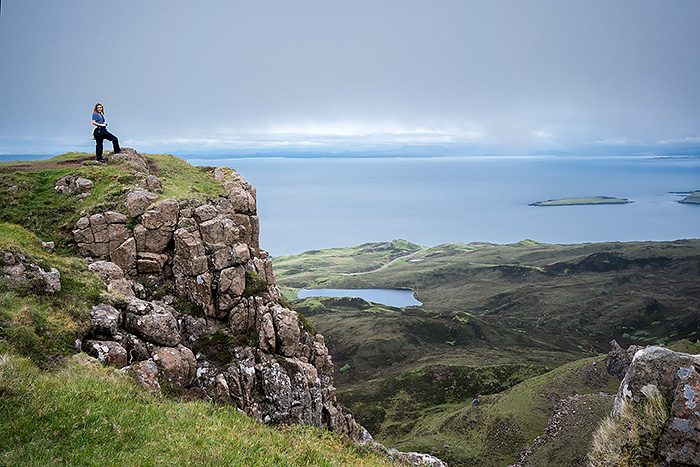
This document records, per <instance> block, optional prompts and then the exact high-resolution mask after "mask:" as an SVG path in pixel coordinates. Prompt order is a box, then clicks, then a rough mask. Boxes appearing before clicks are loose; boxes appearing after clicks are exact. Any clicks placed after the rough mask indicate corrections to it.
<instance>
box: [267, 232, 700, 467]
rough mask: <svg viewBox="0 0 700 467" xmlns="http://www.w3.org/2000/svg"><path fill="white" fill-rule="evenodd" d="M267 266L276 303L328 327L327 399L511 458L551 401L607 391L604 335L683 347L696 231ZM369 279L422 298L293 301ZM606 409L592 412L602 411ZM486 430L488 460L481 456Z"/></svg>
mask: <svg viewBox="0 0 700 467" xmlns="http://www.w3.org/2000/svg"><path fill="white" fill-rule="evenodd" d="M396 258H399V259H398V260H397V259H396ZM417 259H419V260H421V261H415V260H417ZM390 262H391V264H390V265H388V266H386V267H382V266H383V265H385V264H387V263H390ZM273 263H274V267H275V272H276V276H277V280H278V284H279V285H280V287H281V288H282V293H283V295H284V296H285V298H286V299H287V300H288V301H290V303H291V305H292V307H293V308H294V309H295V310H297V311H298V312H300V313H302V314H304V315H305V316H306V317H307V318H308V319H309V321H310V322H311V323H312V324H313V325H314V326H315V327H316V328H317V329H318V330H319V332H321V333H322V334H323V335H324V336H325V337H326V342H327V345H328V347H329V350H330V352H331V354H332V356H333V361H334V363H335V366H336V386H337V387H338V393H339V400H340V401H341V402H342V403H344V404H346V405H347V406H348V408H349V409H350V410H351V411H352V412H353V414H355V416H356V417H357V419H358V421H359V422H360V423H362V424H363V425H365V426H366V427H367V428H368V429H369V430H370V432H371V433H372V434H373V435H375V436H376V437H377V439H378V440H379V441H380V442H383V443H385V444H387V445H388V446H394V447H397V448H399V449H404V450H422V451H423V452H433V453H435V454H436V455H437V456H438V457H440V458H443V459H445V460H447V461H448V462H449V463H450V465H494V466H496V465H509V463H515V462H516V461H517V457H518V455H519V453H520V451H521V450H522V448H523V447H524V446H525V445H526V444H527V443H531V442H532V440H533V439H534V437H536V436H538V435H541V434H542V433H543V431H544V429H545V427H546V426H547V420H548V419H549V416H551V414H552V412H553V410H554V407H555V405H556V404H557V403H558V402H559V400H561V399H562V398H566V397H569V396H574V395H581V394H599V393H605V394H615V393H616V392H617V389H618V386H619V380H617V379H616V378H614V377H612V376H610V375H609V374H608V373H607V371H605V362H604V361H603V357H602V354H605V353H607V351H608V350H609V349H610V344H609V343H610V341H611V340H612V339H615V340H617V341H618V342H619V343H620V345H622V346H623V347H627V346H628V345H632V344H636V345H651V344H654V345H669V346H672V345H674V344H676V343H677V342H679V341H680V342H684V343H685V344H683V345H686V344H687V343H688V342H689V341H688V340H690V341H693V342H694V341H695V340H697V335H698V326H699V324H700V315H699V314H698V306H700V286H699V285H698V276H699V275H700V241H698V240H679V241H675V242H629V243H618V242H612V243H590V244H574V245H552V244H543V243H539V242H534V241H530V240H524V241H521V242H518V243H514V244H506V245H496V244H488V243H479V244H445V245H438V246H435V247H431V248H427V247H423V246H421V245H416V244H412V243H410V242H407V241H405V240H395V241H392V242H387V243H368V244H363V245H359V246H356V247H348V248H335V249H330V250H316V251H312V252H307V253H302V254H299V255H292V256H282V257H276V258H273ZM359 271H364V272H366V273H364V274H353V275H349V274H348V273H356V272H359ZM373 287H374V288H389V289H392V288H393V289H411V290H414V291H415V296H416V298H417V299H418V300H420V301H421V302H422V303H423V305H422V306H419V307H405V308H393V307H388V306H384V305H379V304H375V303H368V302H365V301H364V300H362V299H359V298H321V297H313V298H307V299H304V300H300V299H297V298H296V292H297V291H298V290H299V289H301V288H345V289H352V288H373ZM684 339H688V340H685V341H684ZM685 351H688V350H687V349H686V350H685ZM555 369H556V370H555ZM550 370H555V371H553V372H551V371H550ZM582 375H584V376H582ZM519 383H520V384H519ZM591 397H592V396H591ZM475 400H479V401H480V402H479V403H478V404H476V405H475V403H474V401H475ZM516 400H517V401H519V402H517V403H515V402H514V401H516ZM611 404H612V399H609V400H605V399H604V398H603V399H600V400H596V401H595V402H594V403H592V405H589V408H591V407H593V406H595V407H597V408H596V409H595V411H596V414H597V415H595V417H598V419H600V418H602V417H603V416H604V415H605V414H606V413H607V412H609V410H610V406H611ZM591 410H593V409H592V408H591ZM591 416H593V415H591ZM595 417H594V418H595ZM458 420H471V422H469V423H466V422H465V421H462V422H458ZM479 420H480V421H479ZM499 427H500V428H499ZM503 427H507V428H508V429H507V430H505V431H503V430H504V428H503ZM475 430H476V431H475ZM507 433H510V434H507ZM504 437H505V438H504ZM501 438H503V439H501ZM499 439H500V441H499V443H501V444H502V446H501V450H500V451H499V452H500V454H501V455H500V457H499V456H495V457H494V456H491V457H489V459H492V460H490V461H488V462H492V463H486V464H485V463H484V462H486V461H484V456H485V454H486V452H487V451H488V450H489V449H490V448H489V446H490V444H489V443H493V442H496V440H499ZM573 448H574V447H573V445H572V449H573ZM578 448H579V449H580V446H578ZM571 455H573V454H571ZM562 456H563V458H566V459H569V458H568V457H566V456H567V454H562Z"/></svg>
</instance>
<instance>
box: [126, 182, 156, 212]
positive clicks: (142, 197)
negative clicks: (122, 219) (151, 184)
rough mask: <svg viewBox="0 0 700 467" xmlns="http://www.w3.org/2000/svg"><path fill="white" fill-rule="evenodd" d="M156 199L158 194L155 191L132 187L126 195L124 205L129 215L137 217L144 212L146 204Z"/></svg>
mask: <svg viewBox="0 0 700 467" xmlns="http://www.w3.org/2000/svg"><path fill="white" fill-rule="evenodd" d="M157 199H158V195H157V194H155V193H151V192H150V191H148V190H144V189H142V188H134V189H133V190H132V191H131V192H130V193H129V194H127V195H126V201H125V202H124V205H125V206H126V211H127V212H128V213H129V217H138V216H140V215H141V214H143V213H144V212H146V209H147V208H148V206H149V205H150V204H151V203H152V202H154V201H155V200H157Z"/></svg>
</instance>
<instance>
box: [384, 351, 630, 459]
mask: <svg viewBox="0 0 700 467" xmlns="http://www.w3.org/2000/svg"><path fill="white" fill-rule="evenodd" d="M618 386H619V381H618V380H616V379H615V378H613V377H611V376H610V375H608V374H607V370H606V368H605V363H604V361H603V359H602V357H592V358H588V359H583V360H578V361H576V362H572V363H569V364H566V365H563V366H561V367H559V368H557V369H555V370H553V371H551V372H548V373H545V374H542V375H540V376H535V377H532V378H529V379H527V380H525V381H523V382H521V383H519V384H517V385H515V386H513V387H511V388H510V389H507V390H505V391H503V392H500V393H497V394H493V395H482V396H480V398H479V399H480V403H479V404H478V405H473V404H472V399H471V398H468V399H467V400H465V401H462V402H460V403H447V404H444V405H438V406H434V407H432V408H431V409H428V410H425V411H424V414H423V417H421V418H420V419H418V420H417V421H416V422H415V423H414V425H413V427H412V428H411V430H410V431H409V432H408V433H404V434H402V433H400V432H396V434H395V435H394V436H392V437H391V438H390V439H389V440H387V442H388V444H389V445H391V446H393V447H396V448H397V449H400V450H414V449H415V450H419V451H423V452H430V451H433V452H435V453H436V454H435V455H437V456H438V457H439V458H441V459H443V460H445V461H447V462H448V463H449V464H450V465H468V466H484V467H488V466H494V467H495V466H505V465H509V464H512V463H515V462H516V461H517V459H518V456H519V454H520V452H521V451H522V449H523V448H524V447H525V445H526V444H527V443H531V442H532V441H533V440H534V438H535V437H537V436H539V435H541V434H542V433H543V432H544V429H545V428H546V426H547V422H548V420H549V417H550V416H551V415H552V412H553V409H554V406H555V405H556V403H557V402H558V401H559V400H560V399H561V398H565V397H567V396H570V395H574V394H597V393H598V392H601V391H602V392H606V393H609V394H614V393H616V392H617V388H618ZM608 410H609V409H608ZM600 415H601V416H602V414H600ZM596 424H597V422H596ZM588 443H590V439H587V440H586V444H588ZM574 448H580V444H577V445H576V446H574V445H570V446H568V449H571V450H573V449H574ZM559 455H560V457H561V458H562V459H566V458H569V459H570V458H571V456H570V453H569V454H567V452H560V453H559ZM553 465H555V464H553ZM561 465H563V464H561Z"/></svg>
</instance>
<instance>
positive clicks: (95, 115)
mask: <svg viewBox="0 0 700 467" xmlns="http://www.w3.org/2000/svg"><path fill="white" fill-rule="evenodd" d="M92 119H93V120H95V123H104V122H105V118H104V117H103V116H102V115H101V114H98V113H97V112H93V113H92Z"/></svg>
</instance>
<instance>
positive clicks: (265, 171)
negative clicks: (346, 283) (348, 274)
mask: <svg viewBox="0 0 700 467" xmlns="http://www.w3.org/2000/svg"><path fill="white" fill-rule="evenodd" d="M188 161H189V162H191V163H193V164H196V165H213V166H217V165H224V166H229V167H232V168H234V169H236V170H237V171H238V172H239V173H241V174H242V175H243V176H244V177H245V178H246V179H247V180H248V181H250V182H251V183H252V184H253V185H255V186H256V188H257V189H258V212H259V215H260V222H261V233H260V244H261V246H262V247H263V248H265V249H267V250H268V251H270V253H271V254H272V255H284V254H293V253H299V252H302V251H306V250H311V249H321V248H328V247H335V246H350V245H357V244H360V243H364V242H376V241H389V240H392V239H394V238H404V239H406V240H409V241H412V242H415V243H420V244H423V245H428V246H434V245H438V244H440V243H446V242H464V243H468V242H474V241H485V242H493V243H510V242H517V241H520V240H523V239H526V238H527V239H533V240H538V241H541V242H548V243H582V242H600V241H632V240H676V239H680V238H697V237H698V236H699V235H700V206H693V205H683V204H679V203H677V202H676V201H678V200H679V199H682V196H680V195H674V194H671V193H670V192H674V191H692V190H698V189H700V159H680V158H679V159H653V158H574V157H528V158H514V157H513V158H509V157H497V158H494V157H470V158H420V159H409V158H383V159H351V158H343V159H331V158H328V159H293V158H278V159H275V158H248V159H222V158H216V159H215V158H212V159H207V158H201V157H199V158H188ZM598 195H602V196H616V197H621V198H628V199H630V200H633V201H635V202H634V203H633V204H626V205H612V206H564V207H532V206H527V204H528V203H532V202H535V201H542V200H547V199H554V198H572V197H583V196H598Z"/></svg>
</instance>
